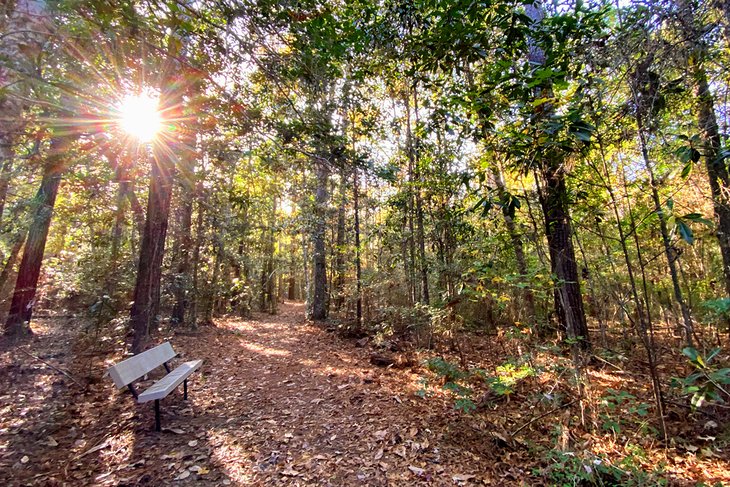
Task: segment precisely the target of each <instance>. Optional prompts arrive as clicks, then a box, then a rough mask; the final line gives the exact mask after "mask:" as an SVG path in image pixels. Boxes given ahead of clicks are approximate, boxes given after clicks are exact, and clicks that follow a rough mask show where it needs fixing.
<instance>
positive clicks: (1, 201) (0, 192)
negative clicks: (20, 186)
mask: <svg viewBox="0 0 730 487" xmlns="http://www.w3.org/2000/svg"><path fill="white" fill-rule="evenodd" d="M2 158H5V160H4V161H3V163H2V169H0V223H2V218H3V213H5V202H6V200H7V198H8V188H9V187H10V177H11V175H12V172H13V156H12V151H9V150H4V149H0V160H2Z"/></svg>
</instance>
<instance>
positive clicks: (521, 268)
mask: <svg viewBox="0 0 730 487" xmlns="http://www.w3.org/2000/svg"><path fill="white" fill-rule="evenodd" d="M493 175H494V180H495V183H496V186H497V191H498V192H499V197H500V200H503V201H504V199H503V197H502V196H503V195H506V194H507V186H506V184H505V182H504V175H503V174H502V168H501V167H495V168H494V169H493ZM514 213H515V211H514V207H511V206H508V205H503V206H502V216H503V218H504V223H505V225H506V226H507V233H508V234H509V238H510V241H511V242H512V249H513V250H514V253H515V260H516V261H517V272H519V273H520V277H521V278H522V281H523V283H525V284H527V259H525V251H524V248H523V243H522V235H521V234H520V232H519V231H518V230H517V225H516V224H515V218H514V217H515V214H514ZM522 297H523V299H524V300H525V301H524V305H525V311H526V312H527V318H528V320H534V319H535V316H536V315H535V296H534V295H533V293H532V289H530V287H529V286H525V288H524V289H523V291H522Z"/></svg>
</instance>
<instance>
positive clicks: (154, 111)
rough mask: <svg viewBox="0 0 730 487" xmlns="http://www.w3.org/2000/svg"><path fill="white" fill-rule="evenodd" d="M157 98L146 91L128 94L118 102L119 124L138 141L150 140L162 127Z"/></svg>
mask: <svg viewBox="0 0 730 487" xmlns="http://www.w3.org/2000/svg"><path fill="white" fill-rule="evenodd" d="M158 105H159V98H157V97H154V96H151V95H149V94H146V93H142V94H138V95H128V96H126V97H125V98H124V99H123V100H122V102H121V103H120V104H119V126H120V127H121V128H122V130H124V131H125V132H127V133H128V134H130V135H132V136H133V137H135V138H137V140H139V141H140V142H151V141H152V140H153V139H154V138H155V136H156V135H157V133H158V132H159V131H160V129H161V128H162V117H161V116H160V112H159V111H158Z"/></svg>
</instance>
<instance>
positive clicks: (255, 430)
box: [0, 303, 522, 486]
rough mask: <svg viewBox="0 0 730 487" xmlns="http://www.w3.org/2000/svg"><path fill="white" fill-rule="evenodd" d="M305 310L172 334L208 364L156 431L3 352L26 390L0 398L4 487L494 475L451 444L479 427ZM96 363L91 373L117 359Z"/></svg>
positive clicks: (378, 481)
mask: <svg viewBox="0 0 730 487" xmlns="http://www.w3.org/2000/svg"><path fill="white" fill-rule="evenodd" d="M303 315H304V310H303V306H302V305H301V304H296V303H286V304H284V305H283V306H282V308H281V312H280V314H278V315H276V316H268V315H257V316H256V317H255V318H254V319H251V320H242V319H224V320H218V321H217V322H216V326H215V327H204V328H203V329H201V331H200V332H199V333H197V334H195V335H177V336H173V337H172V338H171V341H172V343H173V346H174V348H175V349H176V350H177V351H179V352H181V353H182V355H183V357H182V358H183V359H187V360H190V359H193V358H202V359H204V360H205V363H204V366H203V368H202V370H201V373H200V374H197V376H194V377H193V378H192V380H191V382H190V398H189V400H188V401H187V402H185V401H183V400H182V394H181V393H175V394H173V395H171V396H169V397H168V398H166V399H165V400H164V401H162V413H163V414H162V424H163V428H166V430H165V431H163V432H162V433H156V432H154V431H153V427H152V425H153V413H152V408H151V407H150V406H149V405H148V404H145V405H141V406H137V405H135V404H134V401H133V399H132V398H131V396H130V395H129V394H128V393H127V392H125V391H115V390H114V388H113V386H112V384H111V381H109V380H108V379H103V380H100V381H99V382H98V383H95V384H92V385H90V386H89V388H88V389H87V390H86V391H81V390H80V389H79V388H78V387H77V386H75V385H73V384H70V382H69V381H68V379H66V378H64V377H63V376H61V375H59V374H57V373H55V372H54V371H53V370H50V369H49V368H48V367H47V366H44V365H43V364H40V363H36V364H30V365H27V367H30V369H31V370H36V371H40V373H41V375H42V376H43V377H44V378H45V379H44V380H45V383H46V385H45V386H42V387H40V388H38V387H36V386H37V384H38V382H39V378H35V379H33V378H32V377H30V376H28V374H22V375H18V374H17V373H15V372H13V370H12V367H14V365H13V363H14V362H18V361H21V360H22V356H21V355H19V354H18V353H17V352H12V351H6V352H4V353H3V354H2V355H0V359H1V360H2V362H0V364H2V366H3V369H2V371H3V373H2V374H0V387H2V388H3V390H12V391H13V395H16V397H19V396H17V394H20V395H21V396H22V397H21V398H20V399H18V401H16V402H15V403H13V398H12V397H11V395H10V394H6V395H2V396H0V401H2V402H0V405H2V407H3V414H4V415H7V416H5V419H4V420H3V428H2V429H0V484H3V485H5V484H7V483H9V484H11V485H22V484H26V483H31V484H32V483H35V484H39V485H61V484H68V483H72V484H73V485H138V484H148V485H161V484H162V485H168V484H169V485H186V484H193V483H195V484H196V485H198V484H203V485H333V486H334V485H412V484H418V483H427V484H429V485H456V484H461V485H464V484H467V483H468V484H472V483H474V482H479V483H481V482H482V481H488V482H490V481H493V480H496V479H492V478H491V477H485V476H486V475H488V474H487V473H486V472H487V471H491V472H494V471H495V463H499V462H495V460H490V459H488V458H486V457H485V456H484V455H477V454H475V453H473V451H474V449H473V448H470V450H471V451H468V450H467V449H462V448H461V447H460V443H461V441H462V440H464V441H468V442H469V443H471V444H472V445H473V444H474V442H473V440H474V438H466V437H464V436H465V434H464V431H465V430H468V431H471V433H472V434H473V433H475V431H474V427H473V426H474V425H470V426H468V427H466V425H465V424H464V421H463V420H461V419H458V418H455V417H454V416H453V412H452V409H451V408H450V406H449V405H448V404H446V403H444V402H442V401H440V400H438V399H432V400H428V401H427V400H423V399H421V398H419V397H417V396H416V395H415V391H416V389H417V388H418V379H419V376H418V375H417V374H416V373H414V372H413V371H410V370H395V369H383V368H378V367H374V366H373V365H371V364H370V362H369V355H370V351H369V350H367V349H362V348H357V347H356V346H355V345H354V344H353V343H351V342H349V341H345V340H342V339H339V338H338V337H336V336H335V335H334V334H331V333H327V332H326V331H324V330H322V329H321V328H319V327H316V326H313V325H312V324H309V323H307V322H305V321H304V317H303ZM38 332H39V333H38V335H39V336H38V339H36V341H35V343H34V344H33V345H32V347H33V350H41V353H44V354H45V355H51V356H52V355H53V352H52V351H51V350H52V349H54V347H55V348H59V347H61V348H63V347H62V345H63V343H64V340H59V339H58V337H57V336H54V333H57V331H55V332H54V330H53V327H48V328H45V329H40V330H38ZM68 333H71V332H68ZM159 340H162V338H160V339H159ZM67 348H68V346H67ZM59 353H61V355H60V356H59V357H61V359H60V360H59V362H58V366H59V367H61V368H64V367H65V368H68V369H70V370H72V371H75V372H77V373H80V372H81V371H82V369H84V368H86V369H88V368H89V367H90V365H89V364H90V362H89V360H88V359H87V360H86V361H85V362H83V361H82V360H81V359H80V358H79V357H78V356H74V354H71V353H69V352H68V350H66V351H61V352H59ZM76 355H80V353H77V354H76ZM64 357H65V360H63V358H64ZM101 359H104V360H103V361H102V360H101ZM101 359H96V362H95V363H93V370H95V371H97V372H98V371H100V370H103V368H104V367H105V365H108V364H110V363H113V362H114V361H115V360H118V359H119V357H118V356H117V357H114V358H112V357H109V356H108V355H107V356H104V355H102V356H101ZM82 362H83V363H82ZM20 367H21V369H22V368H23V365H21V366H20ZM16 372H17V371H16ZM92 375H93V374H92ZM97 375H98V374H97ZM30 379H33V380H30ZM41 382H43V380H41ZM466 436H469V433H467V434H466ZM486 442H487V443H489V440H486ZM502 463H504V462H502ZM487 464H489V465H487ZM497 470H500V469H499V468H497ZM501 470H502V471H503V472H504V476H501V477H502V478H501V483H503V482H505V481H508V480H509V479H510V477H512V478H513V479H516V478H518V477H519V476H521V474H522V472H519V471H517V470H514V469H513V468H512V467H510V465H509V464H508V463H504V465H503V467H502V468H501Z"/></svg>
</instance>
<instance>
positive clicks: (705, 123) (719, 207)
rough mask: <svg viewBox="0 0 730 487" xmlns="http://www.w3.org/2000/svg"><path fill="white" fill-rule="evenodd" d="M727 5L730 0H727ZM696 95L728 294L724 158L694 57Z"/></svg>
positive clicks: (729, 232)
mask: <svg viewBox="0 0 730 487" xmlns="http://www.w3.org/2000/svg"><path fill="white" fill-rule="evenodd" d="M728 4H730V1H728ZM690 67H691V69H692V78H693V81H694V85H695V86H694V87H695V96H696V97H697V124H698V125H699V128H700V135H701V137H702V146H703V147H702V148H703V152H704V159H705V167H706V168H707V177H708V178H709V180H710V190H711V191H712V203H713V209H714V211H715V224H716V236H717V241H718V243H719V244H720V254H721V255H722V264H723V266H722V268H723V277H724V278H725V294H726V295H727V296H728V297H730V201H729V200H728V195H730V176H728V170H727V164H726V161H725V159H721V158H720V147H721V146H722V143H721V140H720V130H719V129H718V126H717V118H716V116H715V103H714V100H713V97H712V92H710V86H709V84H708V82H707V74H706V73H705V70H704V69H703V67H702V65H700V64H699V63H698V62H697V61H696V60H692V61H690Z"/></svg>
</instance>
